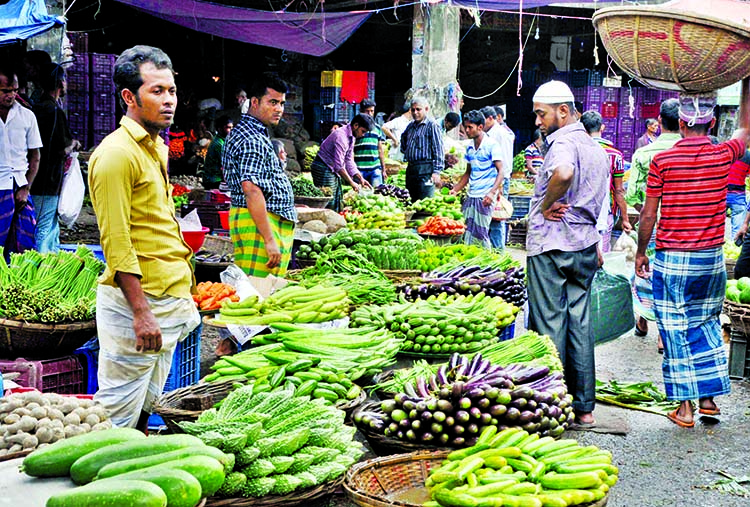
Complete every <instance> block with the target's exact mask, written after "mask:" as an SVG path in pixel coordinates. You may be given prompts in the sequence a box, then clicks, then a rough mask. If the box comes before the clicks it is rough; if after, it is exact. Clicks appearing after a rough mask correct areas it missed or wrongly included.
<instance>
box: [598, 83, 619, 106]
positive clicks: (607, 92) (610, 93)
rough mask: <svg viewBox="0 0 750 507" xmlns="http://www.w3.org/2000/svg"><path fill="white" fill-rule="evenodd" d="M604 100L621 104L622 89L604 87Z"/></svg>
mask: <svg viewBox="0 0 750 507" xmlns="http://www.w3.org/2000/svg"><path fill="white" fill-rule="evenodd" d="M602 98H603V99H604V102H617V103H618V104H619V102H620V88H610V87H608V86H604V87H602Z"/></svg>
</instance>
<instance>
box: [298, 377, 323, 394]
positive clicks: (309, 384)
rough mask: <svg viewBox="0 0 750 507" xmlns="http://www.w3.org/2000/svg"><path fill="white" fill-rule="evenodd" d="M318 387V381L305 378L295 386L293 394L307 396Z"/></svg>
mask: <svg viewBox="0 0 750 507" xmlns="http://www.w3.org/2000/svg"><path fill="white" fill-rule="evenodd" d="M316 387H318V381H317V380H314V379H310V380H305V381H304V382H302V384H300V385H299V386H297V390H296V391H295V396H297V397H299V396H308V395H311V394H312V393H313V391H315V388H316Z"/></svg>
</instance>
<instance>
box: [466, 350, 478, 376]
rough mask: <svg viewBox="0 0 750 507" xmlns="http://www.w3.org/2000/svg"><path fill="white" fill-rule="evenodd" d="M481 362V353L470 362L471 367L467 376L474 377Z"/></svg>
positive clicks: (475, 355) (467, 371)
mask: <svg viewBox="0 0 750 507" xmlns="http://www.w3.org/2000/svg"><path fill="white" fill-rule="evenodd" d="M481 362H482V354H479V353H476V354H474V357H472V358H471V361H469V367H468V368H467V370H466V376H467V377H473V376H474V374H475V373H474V372H475V371H476V369H477V366H478V365H479V363H481Z"/></svg>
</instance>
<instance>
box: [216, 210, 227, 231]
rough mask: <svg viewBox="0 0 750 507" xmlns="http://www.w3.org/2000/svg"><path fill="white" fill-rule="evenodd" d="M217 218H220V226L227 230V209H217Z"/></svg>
mask: <svg viewBox="0 0 750 507" xmlns="http://www.w3.org/2000/svg"><path fill="white" fill-rule="evenodd" d="M218 213H219V220H221V228H222V229H226V230H229V210H226V211H219V212H218Z"/></svg>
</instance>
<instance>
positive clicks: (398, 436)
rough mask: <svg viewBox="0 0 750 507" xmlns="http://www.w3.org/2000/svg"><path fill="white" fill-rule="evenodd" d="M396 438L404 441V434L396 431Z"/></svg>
mask: <svg viewBox="0 0 750 507" xmlns="http://www.w3.org/2000/svg"><path fill="white" fill-rule="evenodd" d="M396 438H398V439H399V440H403V439H404V432H403V431H401V430H398V431H397V432H396Z"/></svg>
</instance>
